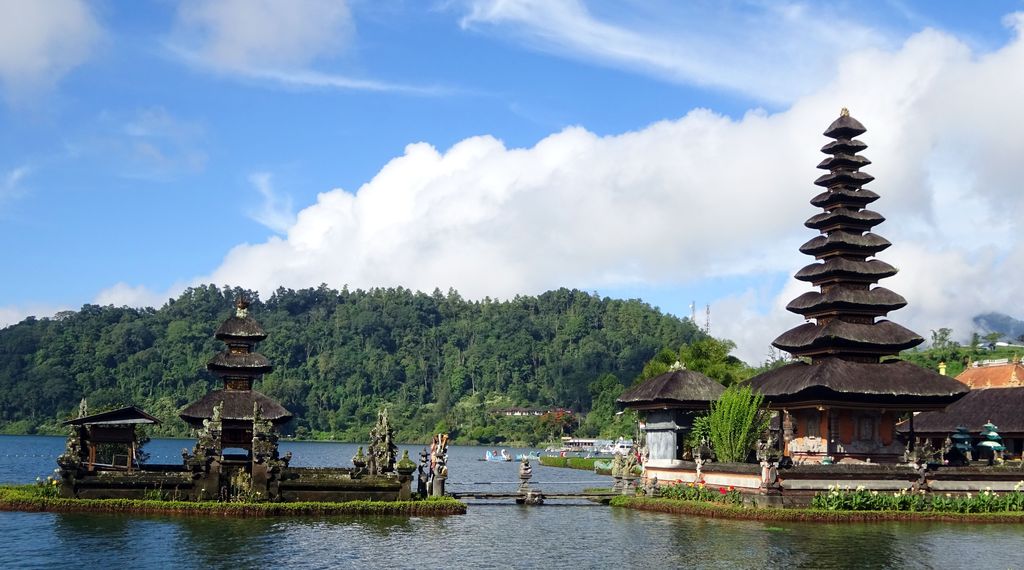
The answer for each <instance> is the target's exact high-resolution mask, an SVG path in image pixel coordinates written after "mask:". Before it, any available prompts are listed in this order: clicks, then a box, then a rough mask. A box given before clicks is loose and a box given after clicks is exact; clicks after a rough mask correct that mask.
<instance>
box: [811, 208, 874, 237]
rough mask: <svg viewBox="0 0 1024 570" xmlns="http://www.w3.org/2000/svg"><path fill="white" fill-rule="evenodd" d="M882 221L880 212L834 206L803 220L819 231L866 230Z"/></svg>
mask: <svg viewBox="0 0 1024 570" xmlns="http://www.w3.org/2000/svg"><path fill="white" fill-rule="evenodd" d="M884 221H885V218H883V217H882V214H879V213H878V212H873V211H871V210H851V209H850V208H836V209H835V210H832V211H830V212H824V213H821V214H815V215H813V216H811V217H810V218H808V219H807V221H806V222H804V225H805V226H807V227H809V228H811V229H813V230H821V231H828V230H834V229H843V228H847V229H851V228H855V229H857V230H859V231H862V232H866V231H868V230H870V229H871V228H873V227H875V226H877V225H878V224H880V223H882V222H884Z"/></svg>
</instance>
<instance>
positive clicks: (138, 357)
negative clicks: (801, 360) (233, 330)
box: [0, 285, 702, 441]
mask: <svg viewBox="0 0 1024 570" xmlns="http://www.w3.org/2000/svg"><path fill="white" fill-rule="evenodd" d="M243 292H244V293H246V294H248V295H249V296H250V298H252V299H253V303H252V306H251V307H250V315H251V316H253V317H254V318H255V319H256V320H258V321H259V322H260V323H261V324H262V325H263V327H264V328H265V329H266V331H267V333H268V335H269V337H268V338H267V340H266V341H264V342H263V343H261V344H260V346H259V348H258V350H259V351H260V352H261V353H263V354H264V355H266V356H267V357H268V358H269V359H270V361H271V362H272V363H273V365H274V371H273V372H272V373H271V374H269V375H267V376H266V377H265V378H264V379H263V381H262V383H261V384H258V385H257V389H259V390H261V391H263V392H265V393H266V394H269V395H271V396H273V397H275V398H277V399H278V400H280V401H281V402H282V403H283V404H284V405H285V407H287V408H288V409H289V410H291V411H292V412H293V413H294V414H295V416H296V419H295V421H294V422H293V423H292V426H291V428H290V429H293V430H295V431H296V432H297V433H299V434H300V435H302V434H307V433H308V434H310V435H313V436H320V437H333V438H339V439H347V440H353V441H361V440H364V439H365V438H366V434H367V431H368V429H369V427H370V425H372V423H373V421H374V419H375V418H374V415H375V414H376V412H377V409H378V408H379V407H380V406H381V405H383V404H387V405H388V406H389V408H390V410H391V414H392V417H393V418H394V419H395V420H396V421H395V423H396V427H397V428H398V429H399V434H398V435H399V437H400V438H401V439H403V440H406V441H409V440H416V439H421V438H424V437H427V434H429V433H431V432H432V431H434V430H438V429H445V430H450V431H452V432H453V434H456V435H460V436H462V439H464V440H465V439H467V438H475V439H478V440H480V441H487V439H488V437H487V435H488V434H491V436H493V434H494V433H495V428H494V425H493V424H494V422H495V421H496V420H495V419H494V417H493V416H492V415H491V414H489V413H488V411H489V410H492V409H494V408H498V407H503V406H512V405H520V406H562V407H566V408H570V409H573V410H575V411H586V410H588V409H589V406H590V403H591V390H590V385H591V383H594V382H595V381H596V380H598V379H599V378H600V377H601V376H602V375H604V374H606V373H613V374H614V375H615V376H616V377H617V378H618V379H619V381H620V382H621V383H622V384H626V385H628V384H629V383H631V382H632V380H633V379H634V378H635V377H636V376H637V374H638V373H640V371H641V369H642V368H643V366H644V363H645V362H646V361H647V360H648V359H650V358H651V357H652V356H654V355H655V354H656V353H657V352H658V351H659V349H661V348H663V347H673V348H677V347H679V346H680V345H682V344H684V343H688V342H690V341H692V340H693V339H694V338H696V337H698V336H700V335H701V334H702V333H701V332H700V331H699V330H698V329H697V328H696V327H695V326H693V324H692V323H691V322H690V321H689V320H687V319H680V318H677V317H674V316H670V315H665V314H663V313H661V312H659V311H658V310H656V309H654V308H652V307H650V306H649V305H647V304H645V303H643V302H642V301H639V300H629V301H622V300H613V299H608V298H600V297H597V296H594V295H590V294H587V293H584V292H581V291H576V290H567V289H560V290H557V291H550V292H547V293H544V294H542V295H539V296H536V297H516V298H515V299H513V300H510V301H494V300H489V299H485V300H483V301H468V300H465V299H463V298H462V297H460V296H459V295H458V293H456V292H454V291H449V293H448V294H443V293H441V292H440V291H435V292H434V293H433V294H429V295H428V294H424V293H418V292H412V291H409V290H406V289H402V288H398V289H372V290H369V291H362V290H356V291H349V290H347V289H343V290H342V291H336V290H333V289H330V288H328V287H326V286H321V287H319V288H317V289H304V290H300V291H293V290H289V289H279V290H278V291H277V292H276V293H274V294H273V295H272V296H271V297H270V298H269V299H266V300H264V301H260V300H258V299H257V296H256V295H255V294H254V293H251V292H248V291H243V290H241V289H237V288H236V289H231V288H223V289H219V288H217V287H216V286H213V285H209V286H201V287H196V288H191V289H189V290H187V291H185V292H184V293H183V294H182V295H181V296H180V297H178V298H177V299H172V300H169V301H168V302H167V304H166V305H164V306H163V307H162V308H160V309H132V308H123V307H122V308H117V307H109V306H108V307H100V306H96V305H86V306H84V307H82V309H81V310H79V311H66V312H62V313H59V314H57V315H55V316H54V317H53V318H43V319H35V318H29V319H26V320H25V321H22V322H21V323H19V324H17V325H13V326H10V327H7V328H5V329H3V330H0V430H3V431H5V432H7V433H32V432H34V431H51V432H52V431H54V430H55V429H56V426H57V424H58V423H59V421H61V420H63V419H66V418H68V417H69V416H70V414H71V413H72V412H73V411H77V409H78V404H79V401H80V400H81V398H82V397H83V396H84V397H87V398H88V402H89V408H90V410H92V411H97V410H99V409H103V408H109V407H113V406H117V405H125V404H136V405H139V406H140V407H142V408H144V409H145V410H147V411H149V412H150V413H152V414H154V415H156V416H157V417H159V418H161V419H162V420H163V421H164V424H163V425H162V426H161V427H160V428H159V431H158V432H157V433H158V434H164V435H172V434H180V435H184V434H185V432H186V428H185V425H184V424H183V423H182V422H181V421H180V420H179V419H178V417H177V414H178V410H179V409H180V408H181V407H182V406H184V405H185V404H187V403H189V402H191V401H192V400H195V399H197V398H199V397H200V396H202V395H203V394H204V393H206V392H207V391H208V390H210V389H212V388H214V387H219V385H220V382H219V381H218V380H217V379H216V378H215V377H214V376H212V375H211V374H209V373H208V372H207V371H206V362H207V360H208V359H209V358H210V357H211V356H212V355H213V354H214V353H215V352H218V351H221V350H223V349H224V345H223V344H222V343H220V342H219V341H217V340H215V339H214V338H213V333H214V330H215V329H216V327H217V326H218V325H219V324H220V323H221V321H223V320H224V319H225V318H226V317H228V316H229V315H231V314H232V311H233V302H234V299H235V297H236V295H237V294H239V293H243Z"/></svg>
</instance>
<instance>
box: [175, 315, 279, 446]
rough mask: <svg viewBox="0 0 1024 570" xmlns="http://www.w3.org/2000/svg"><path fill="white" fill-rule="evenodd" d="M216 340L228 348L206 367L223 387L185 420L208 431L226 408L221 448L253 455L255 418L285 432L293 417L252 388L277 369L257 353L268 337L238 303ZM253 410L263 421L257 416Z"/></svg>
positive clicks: (183, 414)
mask: <svg viewBox="0 0 1024 570" xmlns="http://www.w3.org/2000/svg"><path fill="white" fill-rule="evenodd" d="M215 336H216V337H217V339H218V340H221V341H224V343H225V344H227V350H225V351H224V352H220V353H218V354H216V355H215V356H214V357H213V358H211V359H210V361H209V362H208V363H207V365H206V368H207V369H208V370H210V371H211V372H213V373H214V374H216V375H217V376H220V377H221V378H222V379H223V380H224V388H223V389H220V390H214V391H212V392H210V393H209V394H207V395H205V396H203V397H202V398H201V399H199V400H197V401H196V402H193V403H191V404H189V405H188V406H186V407H185V409H184V410H182V412H181V414H180V417H181V419H183V420H185V422H186V423H188V424H189V426H191V427H192V428H195V429H197V430H198V429H201V428H203V422H204V420H206V421H209V420H211V419H213V418H214V408H215V407H216V406H218V405H221V406H222V407H221V409H220V418H219V419H220V422H221V434H220V448H221V449H224V448H238V449H244V450H246V451H248V452H250V454H251V452H252V447H253V420H254V419H257V420H263V421H268V422H270V423H271V424H272V425H273V426H274V428H280V427H281V425H283V424H285V423H286V422H288V420H290V419H291V417H292V414H291V413H290V412H289V411H288V410H286V409H285V408H284V407H283V406H281V404H279V403H277V402H276V401H274V400H273V399H271V398H270V397H268V396H266V395H264V394H261V393H260V392H257V391H256V390H253V389H252V386H253V383H254V382H255V381H256V380H257V379H259V378H260V376H262V375H264V374H266V373H268V372H270V371H271V369H272V367H271V366H270V361H268V360H267V358H266V357H265V356H263V355H262V354H260V353H258V352H256V343H258V342H260V341H262V340H264V339H266V338H267V333H265V332H264V331H263V327H261V326H260V324H259V323H257V322H256V320H255V319H253V318H252V317H250V316H249V301H248V300H247V299H245V298H244V297H239V298H238V299H237V300H236V302H235V314H234V316H231V317H229V318H228V319H227V320H225V321H224V322H223V323H222V324H221V325H220V328H218V329H217V332H216V335H215ZM254 410H256V411H257V412H258V413H259V414H260V416H259V417H254V416H255V413H254ZM257 435H259V434H257Z"/></svg>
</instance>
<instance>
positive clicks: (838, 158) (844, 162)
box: [818, 145, 871, 170]
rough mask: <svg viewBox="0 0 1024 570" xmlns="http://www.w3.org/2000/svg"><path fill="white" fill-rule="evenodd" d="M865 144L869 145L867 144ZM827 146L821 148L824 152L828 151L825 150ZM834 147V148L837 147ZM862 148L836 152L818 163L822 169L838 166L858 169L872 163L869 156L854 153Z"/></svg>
mask: <svg viewBox="0 0 1024 570" xmlns="http://www.w3.org/2000/svg"><path fill="white" fill-rule="evenodd" d="M864 146H865V147H867V145H864ZM825 148H829V147H828V145H825ZM825 148H823V149H821V150H822V152H828V151H827V150H825ZM832 148H833V149H834V148H835V147H832ZM860 150H863V149H857V150H852V152H851V151H847V152H843V151H838V152H835V154H833V155H832V156H830V157H828V158H825V159H822V161H821V162H819V163H818V168H821V169H822V170H832V169H836V168H850V169H857V168H863V167H865V166H867V165H869V164H871V161H870V160H868V159H867V158H865V157H863V156H860V155H858V154H853V153H856V152H859V151H860Z"/></svg>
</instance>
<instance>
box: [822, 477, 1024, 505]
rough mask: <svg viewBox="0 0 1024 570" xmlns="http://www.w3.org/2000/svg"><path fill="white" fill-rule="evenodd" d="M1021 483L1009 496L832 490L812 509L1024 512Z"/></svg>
mask: <svg viewBox="0 0 1024 570" xmlns="http://www.w3.org/2000/svg"><path fill="white" fill-rule="evenodd" d="M1022 485H1024V482H1021V483H1018V484H1017V486H1016V487H1015V489H1014V490H1013V491H1012V492H1010V493H1002V494H1000V493H995V492H993V491H991V490H984V491H981V492H980V493H963V494H953V493H925V492H923V491H919V492H913V491H908V490H906V489H903V490H901V491H898V492H896V493H884V492H879V491H870V490H868V489H866V488H864V487H857V488H856V489H850V488H849V487H846V488H839V487H829V490H828V491H827V492H825V493H818V494H817V495H815V496H814V498H813V499H811V508H812V509H818V510H826V511H911V512H942V513H1017V512H1024V493H1022V492H1021V486H1022Z"/></svg>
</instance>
